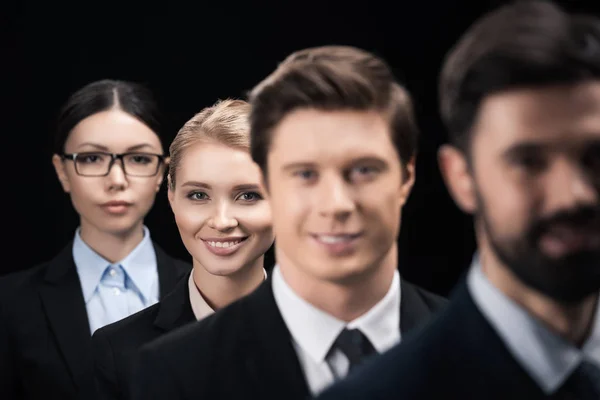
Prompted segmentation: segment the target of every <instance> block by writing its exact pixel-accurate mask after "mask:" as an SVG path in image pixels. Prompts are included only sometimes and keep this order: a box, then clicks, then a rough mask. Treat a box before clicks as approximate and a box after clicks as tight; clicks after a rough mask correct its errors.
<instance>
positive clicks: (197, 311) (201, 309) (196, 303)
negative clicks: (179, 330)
mask: <svg viewBox="0 0 600 400" xmlns="http://www.w3.org/2000/svg"><path fill="white" fill-rule="evenodd" d="M188 289H189V292H190V303H191V304H192V311H193V312H194V317H196V319H197V320H198V321H200V320H201V319H203V318H205V317H208V316H209V315H210V314H212V313H213V312H214V310H213V309H212V308H211V307H210V306H209V305H208V303H207V302H206V300H204V297H202V295H201V294H200V291H199V290H198V288H197V287H196V284H195V283H194V273H193V272H192V273H191V274H190V278H189V279H188Z"/></svg>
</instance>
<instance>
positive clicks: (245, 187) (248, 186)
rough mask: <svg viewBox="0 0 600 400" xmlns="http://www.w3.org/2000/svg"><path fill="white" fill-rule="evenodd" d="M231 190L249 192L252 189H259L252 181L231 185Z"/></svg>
mask: <svg viewBox="0 0 600 400" xmlns="http://www.w3.org/2000/svg"><path fill="white" fill-rule="evenodd" d="M233 190H234V191H236V192H244V191H246V192H249V191H252V190H255V191H256V190H260V186H258V185H255V184H253V183H247V184H242V185H236V186H234V187H233Z"/></svg>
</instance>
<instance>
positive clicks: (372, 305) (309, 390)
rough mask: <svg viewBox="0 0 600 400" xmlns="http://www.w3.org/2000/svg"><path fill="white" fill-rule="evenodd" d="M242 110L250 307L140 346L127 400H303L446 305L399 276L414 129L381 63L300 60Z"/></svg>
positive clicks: (318, 57)
mask: <svg viewBox="0 0 600 400" xmlns="http://www.w3.org/2000/svg"><path fill="white" fill-rule="evenodd" d="M250 101H251V104H252V113H251V135H252V137H251V143H252V157H253V159H254V161H255V162H256V163H257V164H258V165H259V166H260V167H261V169H262V173H263V176H264V180H265V187H266V188H267V191H268V197H269V200H270V202H271V208H272V212H273V226H274V231H275V237H276V241H275V254H276V259H277V262H278V265H277V266H276V267H275V269H274V271H273V275H272V278H270V279H269V280H267V281H266V283H264V284H263V285H262V286H261V287H259V288H258V289H257V291H256V292H254V293H253V294H251V295H249V296H247V297H245V298H243V299H241V300H239V301H237V302H236V303H233V304H232V305H230V306H229V307H227V308H225V309H222V310H221V311H219V312H218V313H216V314H214V315H213V316H211V317H208V318H207V319H205V320H204V321H202V322H200V323H197V324H193V325H191V326H189V327H185V328H183V329H181V330H179V331H177V332H174V333H171V334H169V335H168V336H165V337H163V338H162V339H159V340H157V341H155V342H153V343H151V344H149V345H147V346H146V347H145V348H144V349H143V350H142V351H141V353H140V355H141V357H140V362H139V369H138V373H137V380H136V382H134V388H135V396H134V398H135V399H136V400H142V399H144V400H147V399H196V398H203V399H234V398H252V399H291V400H293V399H299V400H300V399H302V400H304V399H306V398H307V397H309V396H311V395H314V394H317V393H319V392H320V391H322V390H323V389H324V388H325V387H327V386H328V385H330V384H331V383H332V382H334V381H335V380H337V379H341V378H343V377H345V376H346V375H347V374H348V373H349V371H350V370H352V369H353V368H355V367H357V366H358V365H359V364H361V363H362V362H363V361H364V360H365V359H366V358H368V357H370V356H373V355H375V354H377V353H381V352H384V351H385V350H387V349H388V348H390V347H391V346H393V345H394V344H396V343H398V342H399V341H400V340H401V338H402V336H403V335H405V334H407V333H408V332H411V331H414V330H415V329H417V328H418V327H420V326H421V325H422V324H423V323H425V322H426V321H427V320H429V319H430V317H431V316H432V315H433V314H434V313H435V311H436V310H438V309H439V308H441V307H443V305H444V304H445V300H444V299H442V298H440V297H438V296H436V295H434V294H431V293H429V292H427V291H425V290H423V289H420V288H418V287H416V286H414V285H412V284H410V283H408V282H406V281H405V280H404V279H402V278H401V277H400V275H399V273H398V270H397V267H398V261H397V260H398V254H397V242H396V241H397V238H398V234H399V230H400V221H401V213H402V207H403V205H404V204H405V202H406V200H407V198H408V196H409V194H410V191H411V188H412V186H413V182H414V177H415V155H416V147H417V128H416V126H415V122H414V116H413V111H412V106H411V101H410V97H409V95H408V93H407V92H406V90H405V89H404V88H402V87H401V86H400V85H399V84H398V83H397V82H396V80H395V79H394V77H393V75H392V73H391V71H390V68H389V67H388V66H387V65H386V63H385V62H384V61H383V60H381V59H380V58H378V57H376V56H374V55H372V54H370V53H368V52H366V51H363V50H360V49H356V48H351V47H341V46H339V47H338V46H328V47H320V48H312V49H306V50H302V51H298V52H296V53H293V54H292V55H290V56H289V57H288V58H287V59H286V60H285V61H284V62H283V63H282V64H281V65H280V66H279V67H278V68H277V70H276V71H274V72H273V73H272V74H271V75H270V76H269V77H267V78H266V79H265V80H264V81H263V82H261V83H260V84H259V85H258V86H257V87H256V88H255V89H254V90H253V91H252V93H251V96H250Z"/></svg>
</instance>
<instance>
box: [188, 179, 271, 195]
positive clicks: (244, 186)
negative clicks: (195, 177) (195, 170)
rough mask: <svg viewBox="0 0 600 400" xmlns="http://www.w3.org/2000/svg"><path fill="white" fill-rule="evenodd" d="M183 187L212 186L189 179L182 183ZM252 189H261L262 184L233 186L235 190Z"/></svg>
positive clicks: (200, 187)
mask: <svg viewBox="0 0 600 400" xmlns="http://www.w3.org/2000/svg"><path fill="white" fill-rule="evenodd" d="M181 187H194V188H199V189H207V190H210V189H211V188H212V186H210V185H209V184H208V183H204V182H197V181H187V182H185V183H184V184H182V185H181ZM251 190H260V186H259V185H256V184H253V183H245V184H241V185H235V186H234V187H233V191H235V192H242V191H251Z"/></svg>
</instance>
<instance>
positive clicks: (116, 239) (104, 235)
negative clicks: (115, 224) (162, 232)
mask: <svg viewBox="0 0 600 400" xmlns="http://www.w3.org/2000/svg"><path fill="white" fill-rule="evenodd" d="M79 234H80V236H81V239H82V240H83V241H84V242H85V243H86V244H87V245H88V246H90V248H92V249H93V250H94V251H95V252H96V253H98V254H99V255H101V256H102V257H104V258H105V259H106V260H108V261H109V262H111V263H115V262H117V261H120V260H122V259H124V258H125V257H127V256H128V255H129V253H131V252H132V251H133V249H135V248H136V246H137V245H138V244H140V242H141V241H142V239H143V238H144V228H143V224H142V222H140V223H139V224H137V225H135V226H134V227H132V228H131V229H129V230H127V231H122V232H118V233H109V232H101V231H99V230H98V229H96V228H94V227H93V226H91V225H89V224H86V223H85V221H83V220H82V221H81V228H80V231H79Z"/></svg>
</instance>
